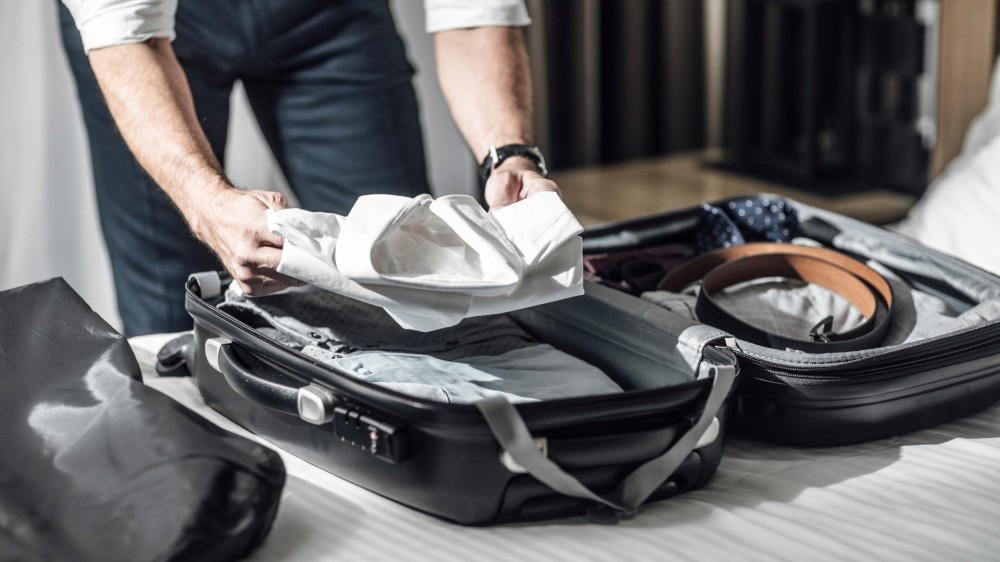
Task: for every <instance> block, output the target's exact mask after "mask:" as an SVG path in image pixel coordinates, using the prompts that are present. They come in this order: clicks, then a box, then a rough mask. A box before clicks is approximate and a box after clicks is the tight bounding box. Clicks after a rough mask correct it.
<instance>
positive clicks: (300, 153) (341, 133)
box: [60, 0, 427, 336]
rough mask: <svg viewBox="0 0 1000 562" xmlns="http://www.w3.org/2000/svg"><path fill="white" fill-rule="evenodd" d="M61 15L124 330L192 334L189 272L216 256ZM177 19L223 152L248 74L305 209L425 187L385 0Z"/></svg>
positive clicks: (271, 4) (339, 207)
mask: <svg viewBox="0 0 1000 562" xmlns="http://www.w3.org/2000/svg"><path fill="white" fill-rule="evenodd" d="M60 10H61V14H60V17H61V27H62V29H61V31H62V39H63V45H64V48H65V50H66V53H67V55H68V57H69V62H70V66H71V68H72V70H73V74H74V75H75V77H76V84H77V91H78V94H79V98H80V102H81V104H82V106H83V114H84V119H85V121H86V126H87V133H88V137H89V140H90V150H91V159H92V162H93V169H94V182H95V185H96V189H97V203H98V209H99V211H100V217H101V228H102V231H103V233H104V239H105V242H106V244H107V247H108V253H109V255H110V257H111V266H112V269H113V273H114V280H115V288H116V291H117V296H118V309H119V312H120V313H121V316H122V321H123V323H124V333H125V335H126V336H133V335H139V334H145V333H152V332H169V331H179V330H185V329H188V328H190V326H191V319H190V317H189V316H188V315H187V314H186V312H185V311H184V281H185V279H186V278H187V276H188V274H190V273H192V272H195V271H205V270H209V269H219V268H220V265H219V262H218V260H217V259H216V258H215V256H214V255H213V254H212V252H211V251H209V250H208V248H207V247H205V246H204V245H202V244H201V243H200V242H198V241H197V240H196V239H195V238H194V237H193V236H192V235H191V233H190V231H189V230H188V228H187V225H186V224H185V222H184V219H183V218H182V217H181V216H180V214H179V213H178V212H177V210H176V209H175V208H174V206H173V205H172V203H171V202H170V200H169V199H168V198H167V197H166V195H165V194H164V193H163V191H161V190H160V189H159V188H158V187H156V185H155V184H154V183H153V182H152V180H150V178H149V177H148V176H147V175H146V173H145V172H144V171H143V170H142V169H141V168H140V167H139V165H138V164H137V163H136V161H135V159H134V158H133V156H132V154H131V153H130V152H129V151H128V148H127V147H126V146H125V143H124V141H123V140H122V139H121V136H120V135H119V134H118V131H117V129H116V127H115V125H114V122H113V121H112V119H111V116H110V114H109V113H108V109H107V106H106V105H105V103H104V99H103V97H102V96H101V93H100V90H99V89H98V86H97V81H96V79H95V77H94V74H93V72H92V71H91V68H90V65H89V62H88V60H87V57H86V55H85V53H84V51H83V46H82V44H81V42H80V34H79V32H78V31H77V30H76V26H75V25H74V23H73V20H72V17H71V16H70V14H69V12H68V11H67V10H66V9H65V8H64V7H62V6H60ZM176 28H177V39H176V40H175V41H174V43H173V48H174V51H175V52H176V54H177V58H178V59H179V60H180V63H181V66H182V67H183V68H184V71H185V73H186V74H187V79H188V82H189V83H190V85H191V91H192V93H193V94H194V104H195V109H196V111H197V113H198V120H199V122H200V123H201V124H202V127H203V128H204V130H205V134H206V135H207V136H208V140H209V142H210V143H211V145H212V150H213V151H214V152H215V155H216V157H218V158H219V159H220V161H221V160H222V157H223V153H224V151H225V145H226V133H227V127H228V121H229V97H230V92H231V90H232V88H233V84H234V82H235V81H236V80H241V81H242V82H243V84H244V87H245V88H246V92H247V95H248V97H249V99H250V104H251V106H252V108H253V111H254V114H255V115H256V118H257V121H258V123H260V126H261V129H262V130H263V132H264V136H265V138H266V139H267V142H268V143H269V144H270V147H271V150H272V151H273V152H274V154H275V156H276V157H277V160H278V162H279V164H280V165H281V168H282V170H283V171H284V173H285V177H286V178H287V179H288V182H289V184H290V185H291V187H292V189H293V190H294V192H295V195H296V197H297V198H298V199H299V201H300V202H301V203H302V206H303V207H304V208H306V209H310V210H314V211H326V212H335V213H341V214H346V213H347V211H348V210H350V208H351V206H352V205H353V203H354V200H355V199H356V198H357V197H358V196H360V195H364V194H367V193H396V194H400V195H407V196H415V195H418V194H420V193H426V192H427V176H426V170H425V164H424V151H423V143H422V140H421V134H420V124H419V121H418V116H417V102H416V98H415V95H414V92H413V86H412V84H411V77H412V75H413V69H412V67H411V66H410V64H409V62H407V60H406V54H405V51H404V48H403V44H402V41H401V40H400V38H399V35H398V34H397V32H396V29H395V26H394V24H393V21H392V17H391V14H390V13H389V8H388V4H387V1H386V0H356V1H340V2H330V1H329V0H241V1H238V2H234V1H232V0H225V1H224V0H181V1H180V3H179V7H178V10H177V22H176ZM250 187H261V186H250Z"/></svg>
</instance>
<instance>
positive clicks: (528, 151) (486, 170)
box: [479, 144, 549, 186]
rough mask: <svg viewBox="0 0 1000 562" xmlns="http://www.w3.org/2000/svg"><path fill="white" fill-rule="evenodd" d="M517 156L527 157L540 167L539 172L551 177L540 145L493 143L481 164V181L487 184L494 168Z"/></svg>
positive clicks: (536, 166)
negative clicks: (495, 144) (494, 144)
mask: <svg viewBox="0 0 1000 562" xmlns="http://www.w3.org/2000/svg"><path fill="white" fill-rule="evenodd" d="M515 156H521V157H523V158H527V159H528V160H530V161H531V162H532V163H533V164H534V165H535V168H537V169H538V173H540V174H541V175H542V176H544V177H549V170H548V168H547V167H546V166H545V158H544V157H543V156H542V152H541V151H540V150H538V147H534V146H528V145H526V144H505V145H503V146H493V145H491V146H490V149H489V151H488V152H487V153H486V157H485V158H483V161H482V163H480V164H479V181H480V183H482V185H484V186H485V185H486V180H488V179H490V174H492V173H493V169H494V168H496V167H497V166H499V165H500V163H501V162H503V161H504V160H506V159H508V158H513V157H515Z"/></svg>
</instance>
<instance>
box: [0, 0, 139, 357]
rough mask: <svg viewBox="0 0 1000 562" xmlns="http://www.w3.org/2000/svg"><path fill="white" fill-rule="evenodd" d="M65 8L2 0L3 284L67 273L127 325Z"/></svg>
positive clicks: (91, 300) (104, 312)
mask: <svg viewBox="0 0 1000 562" xmlns="http://www.w3.org/2000/svg"><path fill="white" fill-rule="evenodd" d="M57 8H58V6H57V5H56V4H55V3H54V2H44V1H42V2H36V1H30V2H21V1H9V2H0V84H2V85H0V200H2V201H3V202H4V204H3V205H0V290H6V289H10V288H13V287H17V286H20V285H24V284H27V283H34V282H37V281H42V280H45V279H50V278H52V277H63V278H65V279H66V281H67V282H68V283H69V284H70V285H71V286H72V287H73V289H75V290H76V292H78V293H79V294H80V296H82V297H83V298H84V300H86V301H87V303H88V304H89V305H90V306H91V308H93V309H94V310H95V311H96V312H97V313H98V314H100V315H101V316H102V317H103V318H104V319H105V320H107V321H108V322H110V323H111V324H112V325H114V326H119V325H120V322H119V320H118V311H117V308H116V307H115V298H114V297H115V295H114V291H113V287H112V282H111V266H110V265H109V263H108V256H107V252H106V251H105V249H104V240H103V238H102V237H101V231H100V226H99V224H98V219H97V205H96V202H95V200H94V195H93V182H92V180H91V178H92V173H91V168H90V157H89V154H88V149H87V135H86V132H85V131H84V128H83V117H82V115H81V113H80V104H79V102H78V101H77V98H76V91H75V89H74V85H73V78H72V76H71V75H70V72H69V66H68V64H67V62H66V55H65V54H64V53H63V50H62V45H61V43H60V41H59V23H58V17H57V12H56V9H57ZM2 321H3V320H2V319H0V322H2ZM0 371H2V369H0Z"/></svg>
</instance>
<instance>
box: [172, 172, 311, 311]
mask: <svg viewBox="0 0 1000 562" xmlns="http://www.w3.org/2000/svg"><path fill="white" fill-rule="evenodd" d="M206 203H207V204H206V205H205V207H204V208H203V209H200V210H199V212H198V213H197V217H195V218H193V219H192V220H191V229H192V231H194V233H195V235H196V236H197V237H198V238H199V239H200V240H201V241H202V242H204V243H205V244H207V245H208V247H209V248H211V249H212V250H213V251H214V252H215V253H216V255H218V256H219V259H220V260H221V261H222V265H223V267H225V268H226V270H227V271H229V273H230V274H231V275H232V276H233V279H234V280H235V281H236V282H237V283H239V285H240V288H241V289H243V293H244V294H246V295H250V296H261V295H267V294H270V293H274V292H276V291H280V290H281V289H284V288H286V287H290V286H296V285H301V284H302V282H300V281H298V280H296V279H292V278H291V277H288V276H285V275H282V274H280V273H278V272H277V271H275V269H277V267H278V263H279V262H280V261H281V248H282V245H283V244H284V240H283V239H282V238H281V237H280V236H276V235H274V234H271V233H270V232H268V230H267V219H266V217H265V216H264V211H266V210H267V209H284V208H287V207H288V201H287V200H286V199H285V196H284V195H282V194H280V193H275V192H272V191H240V190H238V189H232V188H230V189H226V190H222V191H218V192H216V193H215V194H214V195H213V196H212V197H211V198H210V199H208V200H207V202H206Z"/></svg>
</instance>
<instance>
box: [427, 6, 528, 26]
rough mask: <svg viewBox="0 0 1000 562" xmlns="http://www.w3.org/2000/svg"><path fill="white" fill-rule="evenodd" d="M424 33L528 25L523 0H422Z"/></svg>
mask: <svg viewBox="0 0 1000 562" xmlns="http://www.w3.org/2000/svg"><path fill="white" fill-rule="evenodd" d="M424 10H425V11H426V21H427V33H437V32H438V31H446V30H449V29H462V28H469V27H481V26H493V25H496V26H513V27H523V26H526V25H530V24H531V18H529V17H528V9H527V7H525V5H524V0H424Z"/></svg>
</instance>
